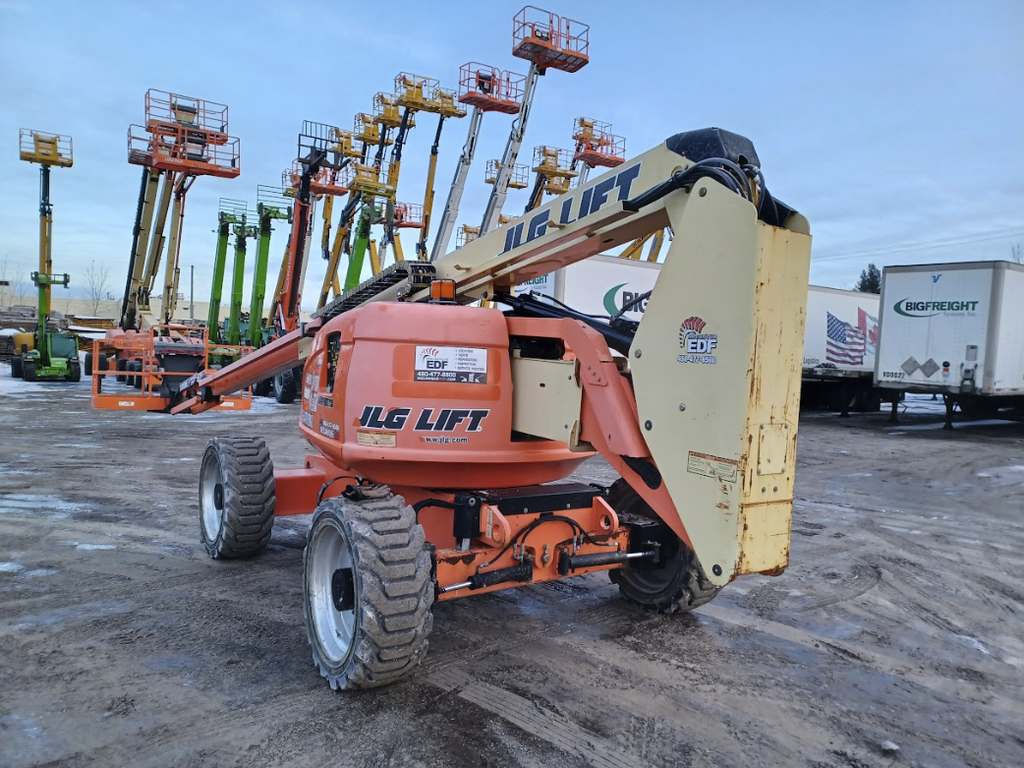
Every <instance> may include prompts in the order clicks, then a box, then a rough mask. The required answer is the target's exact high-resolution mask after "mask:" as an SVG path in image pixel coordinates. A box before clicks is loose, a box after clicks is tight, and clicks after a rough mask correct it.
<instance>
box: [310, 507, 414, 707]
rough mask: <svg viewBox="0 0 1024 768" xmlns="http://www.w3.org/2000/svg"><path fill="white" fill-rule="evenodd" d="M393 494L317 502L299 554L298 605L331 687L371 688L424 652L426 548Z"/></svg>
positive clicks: (411, 514) (407, 511)
mask: <svg viewBox="0 0 1024 768" xmlns="http://www.w3.org/2000/svg"><path fill="white" fill-rule="evenodd" d="M425 541H426V537H425V535H424V533H423V528H422V527H421V526H420V525H419V523H417V522H416V513H415V512H414V511H413V510H412V507H409V506H407V505H406V503H405V500H404V499H402V497H401V496H388V497H386V498H382V499H368V500H364V501H358V502H356V501H348V500H346V499H344V498H341V497H336V498H332V499H327V500H326V501H324V502H322V503H321V504H320V505H319V506H318V507H317V508H316V512H315V513H314V516H313V524H312V526H310V529H309V537H308V539H307V543H306V549H305V552H304V554H303V579H302V592H303V608H304V612H305V617H306V635H307V638H308V640H309V644H310V646H311V647H312V650H313V662H314V664H316V666H317V667H318V668H319V670H320V674H321V675H322V676H323V677H325V678H327V681H328V682H329V683H330V684H331V688H333V689H335V690H344V691H349V690H355V689H360V688H375V687H377V686H381V685H386V684H388V683H392V682H395V681H396V680H398V679H399V678H401V677H403V676H405V675H406V674H408V673H409V672H410V671H411V670H412V669H413V668H414V667H415V666H416V665H417V664H419V662H420V660H421V659H422V658H423V656H424V655H425V654H426V652H427V646H428V644H429V643H428V638H429V636H430V630H431V627H432V626H433V616H432V614H431V612H430V608H431V604H432V603H433V601H434V585H433V582H432V580H431V576H430V571H431V561H430V554H429V553H428V551H427V550H426V549H425V547H424V544H425Z"/></svg>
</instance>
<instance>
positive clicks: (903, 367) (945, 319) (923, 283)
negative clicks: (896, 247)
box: [875, 261, 1024, 427]
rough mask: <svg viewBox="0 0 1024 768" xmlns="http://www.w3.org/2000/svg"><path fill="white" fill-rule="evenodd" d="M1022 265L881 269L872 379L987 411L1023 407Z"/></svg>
mask: <svg viewBox="0 0 1024 768" xmlns="http://www.w3.org/2000/svg"><path fill="white" fill-rule="evenodd" d="M1022 307H1024V266H1021V265H1019V264H1011V263H1010V262H1006V261H975V262H958V263H951V264H915V265H907V266H898V267H886V268H885V269H884V271H883V273H882V308H881V318H880V319H881V324H880V330H881V333H880V336H879V341H878V355H877V357H876V359H875V385H876V386H877V387H879V388H881V389H883V390H890V391H891V390H896V391H900V392H923V393H929V392H930V393H935V394H941V395H943V397H944V399H945V401H946V413H947V420H946V426H947V427H951V426H952V424H951V417H952V413H953V409H954V407H957V406H959V408H960V410H961V411H963V412H964V413H965V414H967V415H971V416H975V415H979V416H980V415H992V414H994V413H996V412H997V411H998V410H999V409H1000V408H1007V407H1013V408H1021V407H1024V310H1022Z"/></svg>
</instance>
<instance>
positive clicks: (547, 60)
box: [480, 5, 590, 235]
mask: <svg viewBox="0 0 1024 768" xmlns="http://www.w3.org/2000/svg"><path fill="white" fill-rule="evenodd" d="M512 41H513V44H512V55H513V56H516V57H518V58H521V59H525V60H527V61H529V62H530V69H529V71H528V72H527V75H526V83H525V85H524V90H523V98H522V101H521V104H520V107H519V116H518V117H517V118H516V119H515V121H514V122H513V123H512V131H511V133H509V137H508V143H507V144H506V145H505V152H504V154H503V155H502V158H501V163H500V165H499V166H498V173H497V177H496V179H495V181H494V186H493V188H492V189H491V194H490V197H489V198H488V200H487V206H486V207H485V208H484V216H483V220H482V221H481V222H480V234H481V235H485V234H487V233H488V232H490V231H491V230H492V229H494V228H495V227H496V226H498V219H499V217H500V216H501V209H502V207H503V206H504V205H505V198H506V196H507V195H508V182H509V178H510V176H511V174H512V168H513V167H514V166H515V164H516V158H517V157H518V156H519V149H520V147H521V146H522V143H523V137H524V136H525V135H526V123H527V120H528V119H529V117H530V110H531V108H532V107H533V97H534V93H535V92H536V89H537V81H538V79H539V78H540V76H541V75H543V74H545V72H546V71H547V70H548V69H558V70H561V71H563V72H578V71H579V70H580V69H582V68H583V67H585V66H586V65H587V64H588V63H589V61H590V57H589V54H588V51H589V48H590V27H589V26H587V25H586V24H582V23H581V22H578V21H573V20H572V19H567V18H563V17H561V16H558V15H556V14H554V13H550V12H548V11H544V10H541V9H540V8H536V7H534V6H532V5H528V6H526V7H525V8H523V9H522V10H521V11H520V12H519V13H518V14H516V16H515V18H514V19H513V23H512Z"/></svg>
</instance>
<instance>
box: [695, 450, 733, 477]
mask: <svg viewBox="0 0 1024 768" xmlns="http://www.w3.org/2000/svg"><path fill="white" fill-rule="evenodd" d="M686 471H687V472H692V473H693V474H695V475H704V476H705V477H717V478H719V479H720V480H725V481H726V482H728V483H735V482H736V475H737V472H738V471H739V462H738V461H736V460H735V459H723V458H722V457H721V456H711V455H709V454H707V453H697V451H690V452H689V455H688V456H687V459H686Z"/></svg>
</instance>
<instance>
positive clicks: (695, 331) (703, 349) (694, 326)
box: [676, 315, 718, 365]
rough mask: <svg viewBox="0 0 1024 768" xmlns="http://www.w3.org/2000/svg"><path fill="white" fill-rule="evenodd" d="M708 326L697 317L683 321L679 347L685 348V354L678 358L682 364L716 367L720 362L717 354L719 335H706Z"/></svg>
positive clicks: (680, 329) (680, 328)
mask: <svg viewBox="0 0 1024 768" xmlns="http://www.w3.org/2000/svg"><path fill="white" fill-rule="evenodd" d="M706 326H707V323H705V322H704V321H703V320H702V319H701V318H699V317H697V316H696V315H694V316H693V317H688V318H686V319H685V320H683V322H682V325H680V326H679V346H680V347H682V348H683V354H681V355H680V356H679V357H677V358H676V359H677V360H678V361H679V362H680V363H699V364H701V365H714V364H715V363H717V362H718V357H717V356H716V354H715V350H716V349H718V334H717V333H704V328H705V327H706Z"/></svg>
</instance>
